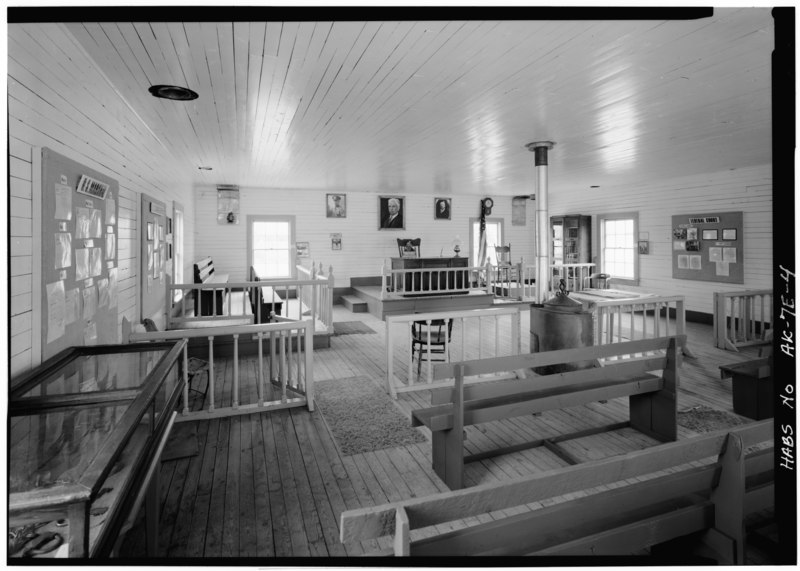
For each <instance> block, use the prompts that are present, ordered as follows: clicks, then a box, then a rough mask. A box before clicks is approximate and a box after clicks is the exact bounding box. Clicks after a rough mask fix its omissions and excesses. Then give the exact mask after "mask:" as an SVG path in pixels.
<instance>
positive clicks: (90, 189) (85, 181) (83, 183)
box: [75, 174, 109, 200]
mask: <svg viewBox="0 0 800 571" xmlns="http://www.w3.org/2000/svg"><path fill="white" fill-rule="evenodd" d="M108 189H109V185H108V184H107V183H105V182H102V181H99V180H97V179H94V178H92V177H90V176H86V175H85V174H84V175H81V179H80V180H79V181H78V188H76V189H75V190H76V191H78V192H80V193H81V194H88V195H89V196H94V197H95V198H99V199H100V200H105V199H106V195H107V194H108Z"/></svg>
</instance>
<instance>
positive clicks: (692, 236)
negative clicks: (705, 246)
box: [686, 228, 697, 240]
mask: <svg viewBox="0 0 800 571" xmlns="http://www.w3.org/2000/svg"><path fill="white" fill-rule="evenodd" d="M686 239H687V240H697V228H687V229H686Z"/></svg>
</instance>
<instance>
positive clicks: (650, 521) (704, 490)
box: [339, 419, 775, 565]
mask: <svg viewBox="0 0 800 571" xmlns="http://www.w3.org/2000/svg"><path fill="white" fill-rule="evenodd" d="M773 438H774V435H773V422H772V420H771V419H770V420H764V421H760V422H754V423H751V424H747V425H743V426H739V427H736V428H734V429H725V430H720V431H717V432H711V433H708V434H704V435H701V436H696V437H693V438H687V439H685V440H682V441H679V442H670V443H666V444H658V445H656V446H653V447H650V448H646V449H644V450H637V451H634V452H630V453H628V454H624V455H619V456H613V457H610V458H603V459H600V460H593V461H589V462H585V463H583V464H579V465H576V466H566V467H564V468H559V469H556V470H548V471H546V472H542V473H539V474H534V475H532V476H527V477H524V478H518V479H514V480H509V481H504V482H496V483H491V484H483V485H480V486H475V487H472V488H469V489H466V490H458V491H452V492H444V493H439V494H434V495H431V496H428V497H425V498H411V499H408V500H404V501H398V502H393V503H389V504H384V505H379V506H373V507H364V508H360V509H354V510H349V511H345V512H343V513H342V514H341V521H340V526H339V528H340V536H339V537H340V540H341V541H342V542H343V543H349V542H354V541H363V540H370V539H375V538H379V537H383V536H393V537H394V543H393V548H391V549H388V550H384V551H381V552H379V553H369V554H367V555H392V554H394V555H405V556H408V555H410V556H454V555H465V556H469V555H539V556H542V555H554V556H555V555H558V556H562V555H573V556H609V555H610V556H625V555H632V554H639V555H642V556H643V557H653V558H655V557H659V556H660V557H662V559H653V560H651V561H650V562H651V563H652V562H661V563H663V562H664V561H667V562H671V563H677V562H697V561H694V560H693V558H692V557H693V556H702V557H707V558H710V559H714V560H716V561H718V562H719V563H724V564H742V563H744V562H745V558H744V555H745V554H744V548H745V542H746V529H745V518H746V517H747V518H748V521H752V520H753V516H754V514H758V515H761V514H766V516H762V521H763V519H764V517H766V519H767V521H769V518H770V517H773V518H774V514H772V515H770V513H769V510H770V509H773V510H774V505H775V499H774V496H775V485H774V470H773V462H774V454H773V450H774V448H773V447H771V446H769V444H768V443H772V441H773ZM751 447H752V449H751V450H748V448H751ZM644 476H647V477H646V478H645V477H644ZM610 484H614V487H610V486H609V485H610ZM600 486H609V487H608V488H605V489H601V490H599V489H598V487H600ZM578 492H580V494H578ZM555 499H558V500H559V501H557V502H556V501H552V500H555ZM548 500H551V501H548ZM536 503H538V505H537V504H536ZM531 504H533V505H531ZM544 504H546V505H544ZM509 508H516V509H515V511H516V512H520V511H521V512H522V513H516V514H515V515H510V516H509V515H506V514H501V513H498V510H506V509H509ZM487 514H490V515H487ZM476 517H480V518H481V522H480V523H478V524H473V525H469V526H467V524H466V522H463V521H462V520H464V519H466V518H473V520H472V521H474V518H476ZM451 522H457V523H455V524H454V523H451ZM440 524H447V525H446V526H445V525H441V527H438V528H435V527H429V526H438V525H440ZM423 527H425V528H428V529H427V530H426V531H427V532H428V533H426V534H425V535H426V536H425V537H415V538H414V539H412V538H411V531H413V530H415V529H420V528H423ZM442 528H445V529H442ZM454 528H455V529H454ZM451 530H452V531H451ZM676 542H677V543H678V545H676ZM556 561H558V560H556ZM560 561H564V560H563V559H561V560H560ZM600 561H602V560H600ZM705 562H708V561H707V560H706V561H705ZM557 564H562V565H563V564H567V563H557ZM569 564H575V562H573V563H569Z"/></svg>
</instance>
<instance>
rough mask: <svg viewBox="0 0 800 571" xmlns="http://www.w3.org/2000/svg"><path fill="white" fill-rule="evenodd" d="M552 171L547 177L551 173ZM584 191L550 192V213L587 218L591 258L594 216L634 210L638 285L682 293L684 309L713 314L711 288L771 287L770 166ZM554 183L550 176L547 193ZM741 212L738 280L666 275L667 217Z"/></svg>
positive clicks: (595, 242)
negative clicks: (644, 245)
mask: <svg viewBox="0 0 800 571" xmlns="http://www.w3.org/2000/svg"><path fill="white" fill-rule="evenodd" d="M554 176H555V175H553V177H554ZM599 184H600V185H601V187H600V188H599V189H587V190H586V191H585V192H581V193H576V192H557V191H553V192H551V193H550V205H549V207H550V214H551V215H555V214H588V215H591V216H592V256H593V260H592V261H594V262H596V261H597V260H596V256H597V251H598V247H599V244H598V240H597V215H598V214H609V213H614V212H638V213H639V233H640V234H641V233H642V232H646V233H647V234H648V239H649V240H650V254H649V255H639V274H640V277H641V279H640V282H639V287H638V288H633V287H629V286H625V289H640V290H644V291H649V292H653V293H657V294H660V295H674V294H676V293H680V294H682V295H685V296H686V309H687V310H690V311H697V312H702V313H708V314H712V313H713V297H714V296H713V292H715V291H743V290H747V289H767V288H771V287H772V271H773V252H772V168H771V165H765V166H762V167H750V168H741V169H736V170H734V171H725V172H721V173H711V174H705V175H701V176H694V177H682V178H675V179H671V180H663V181H654V182H652V183H648V184H641V185H631V186H625V187H619V188H605V187H603V186H602V181H599ZM553 188H554V185H553V182H552V179H551V191H552V190H553ZM739 210H741V211H743V212H744V284H741V285H740V284H729V283H715V282H706V281H695V280H678V279H672V230H671V225H672V216H673V215H676V214H693V213H698V214H701V213H705V214H711V213H714V212H732V211H739Z"/></svg>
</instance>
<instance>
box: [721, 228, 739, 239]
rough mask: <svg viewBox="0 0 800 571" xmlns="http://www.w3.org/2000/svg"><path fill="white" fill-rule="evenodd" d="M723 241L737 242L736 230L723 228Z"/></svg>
mask: <svg viewBox="0 0 800 571" xmlns="http://www.w3.org/2000/svg"><path fill="white" fill-rule="evenodd" d="M722 239H723V240H736V228H723V229H722Z"/></svg>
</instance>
